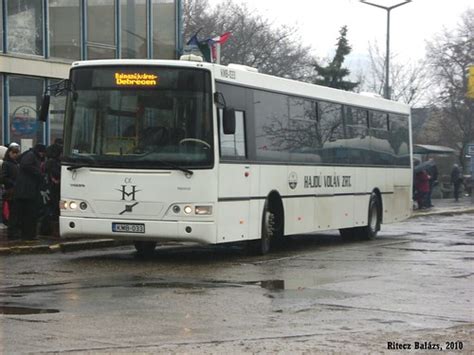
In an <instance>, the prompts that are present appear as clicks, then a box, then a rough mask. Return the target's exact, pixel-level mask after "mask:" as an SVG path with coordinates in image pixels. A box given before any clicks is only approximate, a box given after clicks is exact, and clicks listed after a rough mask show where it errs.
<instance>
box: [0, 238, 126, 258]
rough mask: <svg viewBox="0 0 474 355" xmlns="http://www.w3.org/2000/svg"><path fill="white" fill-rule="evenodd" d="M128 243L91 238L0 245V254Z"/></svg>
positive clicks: (54, 251)
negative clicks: (40, 243)
mask: <svg viewBox="0 0 474 355" xmlns="http://www.w3.org/2000/svg"><path fill="white" fill-rule="evenodd" d="M126 244H129V243H126V242H123V241H116V240H113V239H93V240H90V239H89V240H82V241H75V242H64V243H55V244H51V245H14V246H10V247H0V255H14V254H52V253H58V252H63V253H69V252H74V251H80V250H88V249H100V248H109V247H115V246H120V245H126Z"/></svg>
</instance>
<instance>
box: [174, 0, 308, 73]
mask: <svg viewBox="0 0 474 355" xmlns="http://www.w3.org/2000/svg"><path fill="white" fill-rule="evenodd" d="M183 12H184V14H183V15H184V16H183V17H184V38H185V40H188V39H190V38H191V37H192V36H193V35H194V34H196V33H199V38H200V39H205V38H212V37H214V36H217V35H220V34H222V33H224V32H231V33H232V37H231V38H230V39H229V41H228V42H226V43H225V44H224V45H223V46H222V52H221V63H222V64H228V63H237V64H243V65H248V66H252V67H256V68H258V69H259V70H260V71H261V72H263V73H266V74H271V75H276V76H281V77H286V78H292V79H297V80H307V81H309V80H310V79H308V78H309V77H310V76H311V75H312V71H313V69H312V67H311V65H310V63H312V62H313V61H314V59H312V57H311V55H310V47H308V46H303V45H302V44H301V39H300V37H299V35H298V32H297V30H296V29H295V28H294V27H291V26H285V25H282V26H277V25H275V24H274V23H272V22H271V21H270V20H268V19H265V18H264V17H262V16H261V15H259V14H257V13H255V11H252V10H250V9H249V8H247V7H246V6H245V5H240V4H235V3H233V2H232V1H231V0H227V1H225V2H223V3H221V4H219V5H217V6H216V7H213V8H212V7H210V6H209V3H208V1H207V0H184V6H183Z"/></svg>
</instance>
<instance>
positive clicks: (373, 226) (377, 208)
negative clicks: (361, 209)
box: [356, 193, 382, 240]
mask: <svg viewBox="0 0 474 355" xmlns="http://www.w3.org/2000/svg"><path fill="white" fill-rule="evenodd" d="M381 222H382V216H381V204H380V200H379V198H378V196H377V195H376V194H375V193H372V195H371V196H370V200H369V212H368V216H367V225H366V226H365V227H360V228H356V232H357V236H358V238H359V239H366V240H371V239H375V238H376V237H377V233H378V231H379V230H380V224H381Z"/></svg>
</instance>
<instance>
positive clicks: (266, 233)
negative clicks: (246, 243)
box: [262, 211, 275, 253]
mask: <svg viewBox="0 0 474 355" xmlns="http://www.w3.org/2000/svg"><path fill="white" fill-rule="evenodd" d="M274 218H275V216H274V214H273V213H271V212H270V211H265V216H264V221H263V233H262V251H263V252H264V253H265V252H268V251H269V250H270V240H271V238H272V236H273V221H274Z"/></svg>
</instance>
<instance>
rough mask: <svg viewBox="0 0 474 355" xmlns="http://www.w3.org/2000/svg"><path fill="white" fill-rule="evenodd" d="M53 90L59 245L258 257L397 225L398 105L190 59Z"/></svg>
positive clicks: (113, 63) (126, 64)
mask: <svg viewBox="0 0 474 355" xmlns="http://www.w3.org/2000/svg"><path fill="white" fill-rule="evenodd" d="M67 88H68V89H67V92H68V97H67V104H66V116H65V127H64V156H63V168H62V178H61V204H60V206H61V216H60V233H61V236H62V237H75V236H79V235H87V236H90V237H102V238H103V237H109V238H114V239H117V240H118V239H120V240H130V241H133V242H134V244H135V246H136V249H137V251H138V252H139V253H141V254H149V253H151V252H153V250H154V248H155V246H156V243H157V241H161V240H175V241H194V242H199V243H203V244H218V243H230V242H238V241H249V242H250V241H251V243H250V244H252V245H253V246H254V248H255V249H254V250H255V251H257V252H259V253H261V254H265V253H267V252H269V250H270V248H271V245H272V243H273V242H276V241H278V240H281V238H284V236H288V235H296V234H303V233H312V232H317V231H325V230H330V229H339V230H340V232H341V234H342V235H343V236H353V235H357V236H359V237H364V238H374V237H375V236H376V234H377V232H378V230H379V229H380V225H381V224H382V223H391V222H396V221H401V220H403V219H405V218H408V217H409V216H410V213H411V194H412V187H411V185H412V170H411V168H412V167H411V161H412V160H411V148H410V147H411V138H410V137H411V128H410V127H411V124H410V108H409V106H407V105H404V104H401V103H397V102H393V101H389V100H385V99H382V98H375V97H370V96H364V95H358V94H355V93H350V92H345V91H340V90H334V89H331V88H326V87H321V86H316V85H311V84H307V83H301V82H297V81H293V80H288V79H283V78H278V77H273V76H269V75H264V74H260V73H258V72H257V70H255V69H253V68H248V67H243V66H238V65H229V66H221V65H217V64H211V63H203V62H197V61H159V60H102V61H84V62H76V63H74V64H73V66H72V68H71V72H70V79H69V81H68V86H67Z"/></svg>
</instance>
